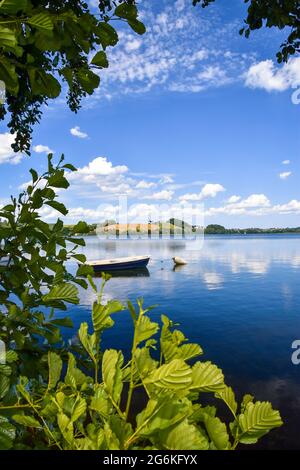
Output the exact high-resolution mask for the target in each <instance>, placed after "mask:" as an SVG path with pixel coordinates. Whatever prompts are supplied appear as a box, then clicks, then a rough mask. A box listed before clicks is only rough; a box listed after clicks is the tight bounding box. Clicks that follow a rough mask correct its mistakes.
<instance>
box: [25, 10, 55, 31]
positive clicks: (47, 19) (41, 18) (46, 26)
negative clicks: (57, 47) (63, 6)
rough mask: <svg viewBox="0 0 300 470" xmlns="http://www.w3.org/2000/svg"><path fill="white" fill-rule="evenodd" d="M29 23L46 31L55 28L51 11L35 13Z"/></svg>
mask: <svg viewBox="0 0 300 470" xmlns="http://www.w3.org/2000/svg"><path fill="white" fill-rule="evenodd" d="M27 23H29V24H30V25H31V26H34V27H35V28H37V29H42V30H46V31H52V30H53V20H52V18H51V15H49V13H38V14H37V15H33V16H32V17H31V18H29V19H28V20H27Z"/></svg>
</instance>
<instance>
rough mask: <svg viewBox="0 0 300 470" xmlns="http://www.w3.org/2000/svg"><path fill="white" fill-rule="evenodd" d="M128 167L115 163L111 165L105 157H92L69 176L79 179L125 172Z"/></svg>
mask: <svg viewBox="0 0 300 470" xmlns="http://www.w3.org/2000/svg"><path fill="white" fill-rule="evenodd" d="M127 171H128V167H127V166H126V165H117V166H113V164H112V162H110V161H109V160H107V158H106V157H97V158H94V160H92V161H91V162H90V163H89V164H88V165H86V166H84V167H82V168H78V170H77V171H76V172H75V173H72V174H71V176H72V178H73V179H80V178H81V177H82V176H83V177H91V179H92V178H93V177H96V176H99V175H101V176H108V175H116V174H122V173H126V172H127Z"/></svg>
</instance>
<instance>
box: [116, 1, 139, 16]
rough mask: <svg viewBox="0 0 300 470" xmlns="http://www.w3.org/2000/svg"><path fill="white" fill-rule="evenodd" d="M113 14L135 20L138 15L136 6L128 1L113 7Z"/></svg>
mask: <svg viewBox="0 0 300 470" xmlns="http://www.w3.org/2000/svg"><path fill="white" fill-rule="evenodd" d="M115 15H116V16H119V17H120V18H125V19H126V20H135V19H136V18H137V16H138V11H137V7H136V6H135V5H131V4H128V3H122V4H121V5H119V6H118V7H117V8H116V9H115Z"/></svg>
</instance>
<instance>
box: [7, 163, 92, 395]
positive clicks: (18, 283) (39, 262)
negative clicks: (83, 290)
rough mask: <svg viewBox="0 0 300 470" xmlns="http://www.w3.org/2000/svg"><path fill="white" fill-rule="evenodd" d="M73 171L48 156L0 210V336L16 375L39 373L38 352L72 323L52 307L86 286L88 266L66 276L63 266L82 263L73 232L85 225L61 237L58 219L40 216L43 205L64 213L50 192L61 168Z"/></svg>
mask: <svg viewBox="0 0 300 470" xmlns="http://www.w3.org/2000/svg"><path fill="white" fill-rule="evenodd" d="M74 170H75V168H74V167H73V166H72V165H69V164H66V163H65V162H64V157H63V156H62V157H61V159H60V161H59V162H58V164H57V165H54V163H53V158H52V155H49V157H48V169H47V171H46V172H45V173H43V174H42V175H40V176H39V175H38V174H37V172H36V171H35V170H31V175H32V181H31V182H30V183H29V184H28V187H27V189H26V190H24V191H23V192H22V193H21V194H20V195H19V197H18V198H13V197H12V198H11V202H10V204H8V205H6V206H4V207H2V208H1V209H0V220H2V221H3V223H2V224H1V225H0V340H2V341H4V343H5V344H6V345H7V347H8V348H13V349H14V351H15V352H16V354H17V355H18V358H19V360H18V368H17V370H16V373H24V369H25V370H26V374H28V373H30V375H32V374H38V373H40V371H39V365H38V364H39V361H40V360H41V357H42V355H43V354H44V351H46V350H47V349H48V348H49V347H51V345H56V347H58V345H59V344H60V345H61V346H62V343H61V341H62V340H61V332H60V326H72V322H71V320H70V319H68V318H64V319H63V318H55V317H54V309H57V310H66V303H78V292H77V289H76V287H75V285H76V284H78V285H80V286H82V287H86V286H87V283H86V281H85V280H84V279H83V278H82V275H87V274H89V273H90V270H88V267H79V268H78V270H77V273H76V274H75V275H71V274H70V273H68V271H67V269H66V266H65V263H66V262H67V261H68V260H70V259H74V260H76V261H77V260H78V261H80V262H84V261H85V256H84V255H81V254H80V255H79V254H77V252H76V249H77V247H78V245H84V244H85V242H84V240H83V239H80V238H78V237H75V234H78V232H81V233H85V231H86V230H88V227H87V224H86V223H85V222H80V223H78V224H77V225H76V226H74V227H73V233H69V234H68V235H65V232H64V225H63V222H62V221H61V220H59V219H58V220H57V222H56V223H55V224H54V225H51V226H50V225H48V224H47V223H46V222H44V221H43V220H41V211H42V210H43V208H45V207H47V206H48V207H51V208H53V209H54V210H55V211H58V212H60V213H62V214H67V212H68V211H67V209H66V208H65V206H64V205H63V204H62V203H60V202H58V201H57V200H56V197H57V196H56V193H55V191H57V190H58V189H64V188H67V187H68V186H69V183H68V181H67V178H66V176H67V175H66V172H69V171H74ZM41 367H42V369H43V364H41ZM4 370H6V369H4ZM7 374H8V372H7V370H6V373H5V377H6V378H3V377H2V376H1V377H2V378H1V381H0V388H1V384H2V385H3V383H7V382H8V378H7V377H8V375H7Z"/></svg>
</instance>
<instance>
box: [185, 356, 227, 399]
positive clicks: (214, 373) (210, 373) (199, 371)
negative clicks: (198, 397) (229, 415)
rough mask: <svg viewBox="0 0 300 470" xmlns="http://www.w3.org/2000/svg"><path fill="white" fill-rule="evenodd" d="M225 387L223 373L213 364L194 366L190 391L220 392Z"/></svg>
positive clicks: (204, 363)
mask: <svg viewBox="0 0 300 470" xmlns="http://www.w3.org/2000/svg"><path fill="white" fill-rule="evenodd" d="M224 386H225V384H224V375H223V372H222V371H221V369H219V368H218V367H217V366H215V365H214V364H212V363H211V362H196V364H195V365H194V366H193V368H192V384H191V386H190V390H197V391H199V392H218V391H220V390H223V388H224Z"/></svg>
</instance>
